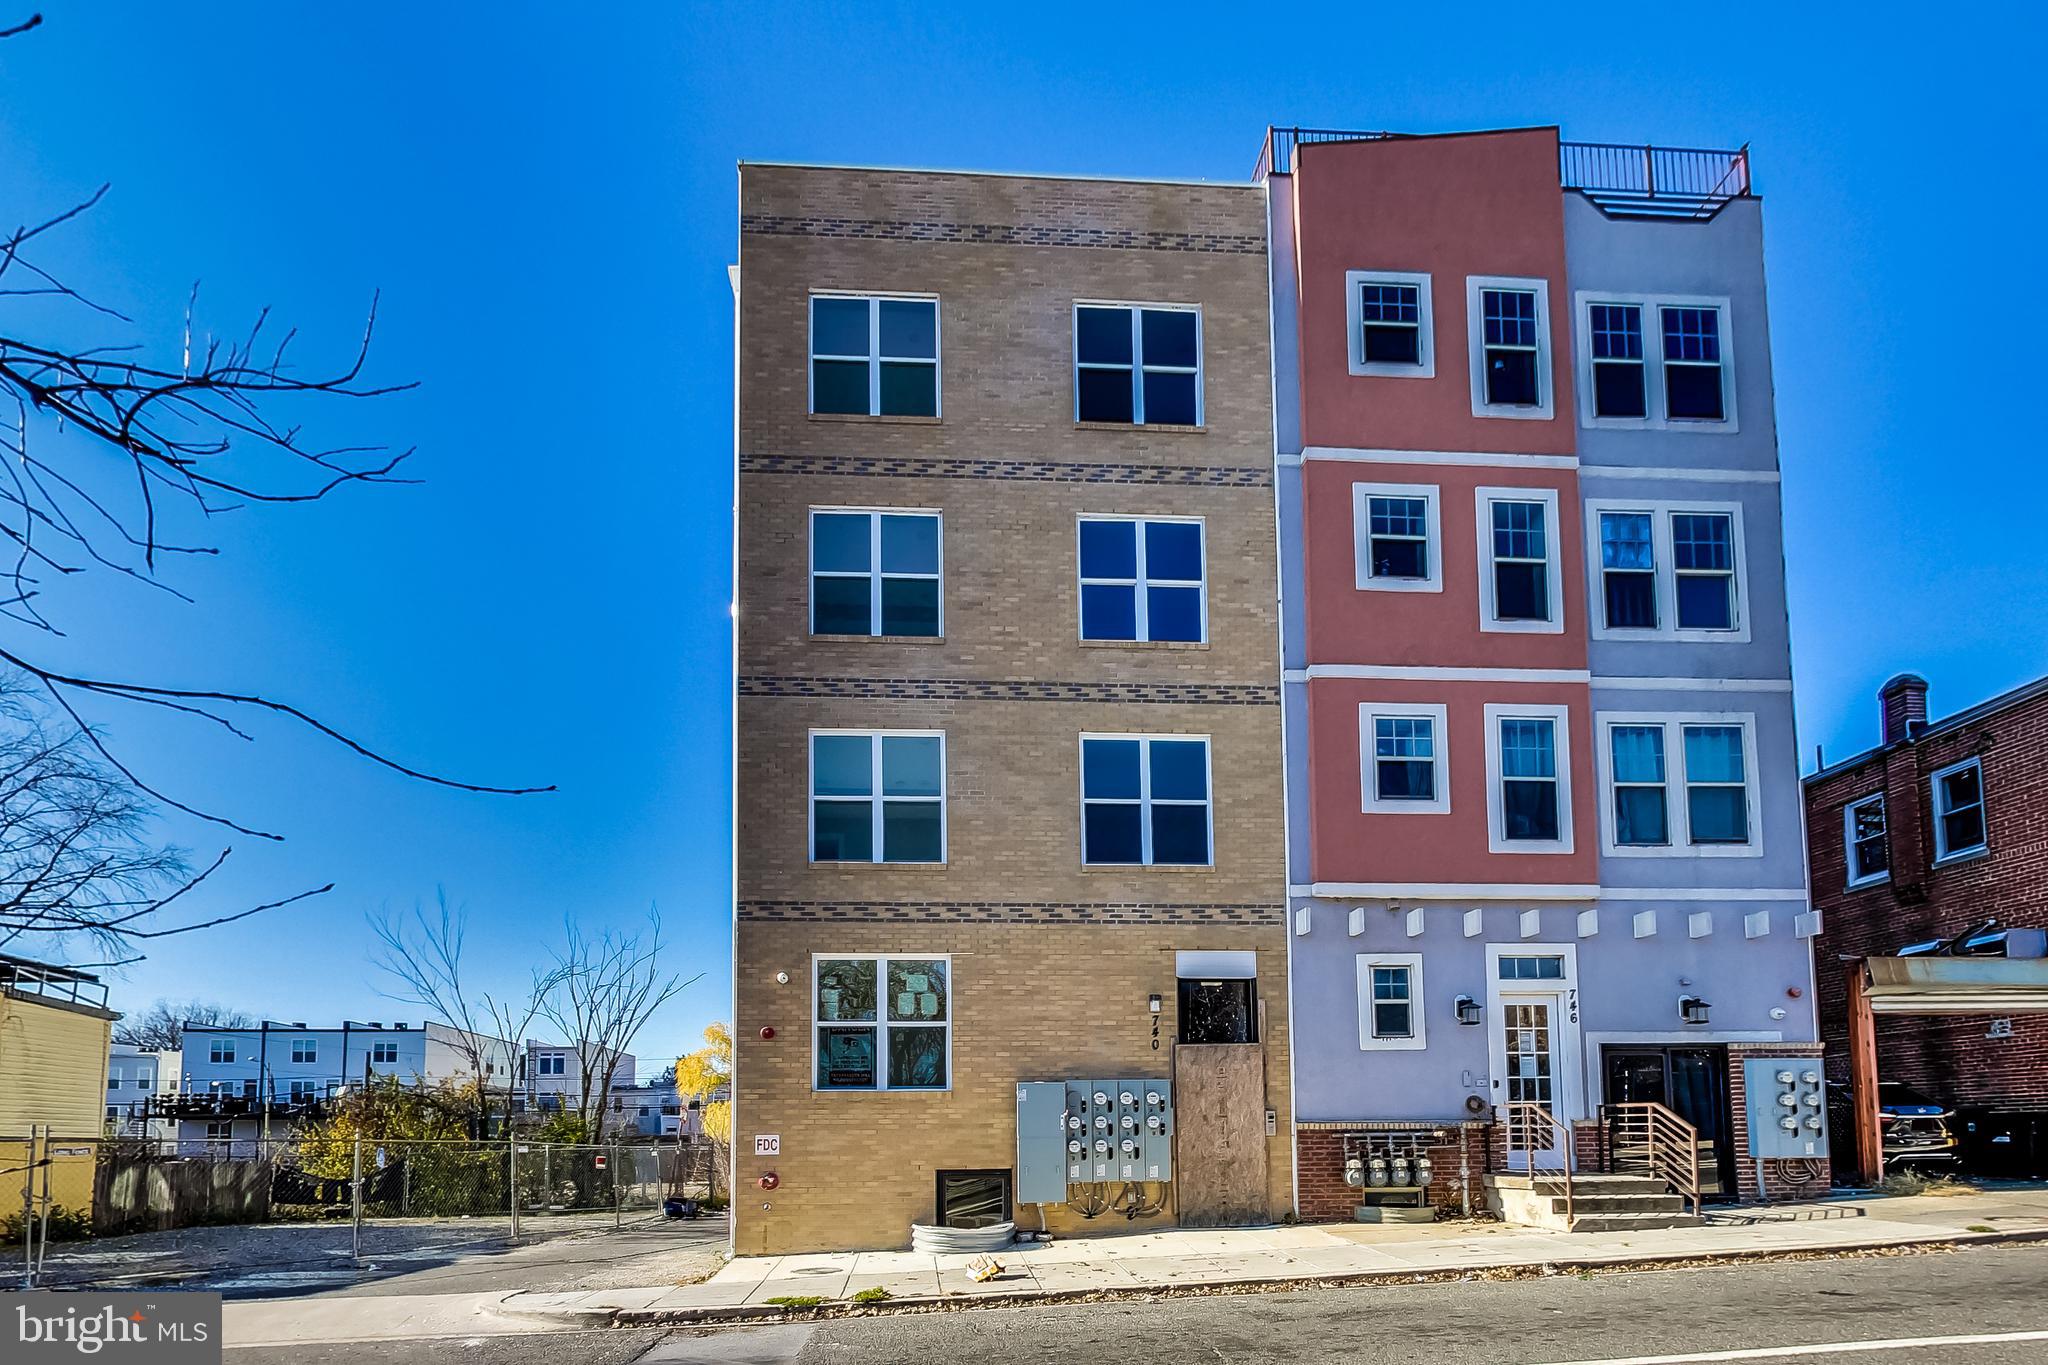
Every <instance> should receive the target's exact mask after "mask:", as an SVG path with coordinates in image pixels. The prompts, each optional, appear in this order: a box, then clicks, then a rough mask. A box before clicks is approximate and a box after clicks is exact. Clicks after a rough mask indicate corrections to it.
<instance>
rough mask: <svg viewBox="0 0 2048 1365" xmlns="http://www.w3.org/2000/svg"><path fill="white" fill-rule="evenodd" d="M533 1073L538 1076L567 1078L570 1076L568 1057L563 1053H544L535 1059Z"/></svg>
mask: <svg viewBox="0 0 2048 1365" xmlns="http://www.w3.org/2000/svg"><path fill="white" fill-rule="evenodd" d="M533 1071H534V1074H535V1075H536V1076H566V1075H567V1074H569V1058H568V1055H567V1054H566V1053H561V1052H543V1053H541V1054H540V1056H538V1057H536V1058H534V1063H533Z"/></svg>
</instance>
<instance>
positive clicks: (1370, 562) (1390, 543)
mask: <svg viewBox="0 0 2048 1365" xmlns="http://www.w3.org/2000/svg"><path fill="white" fill-rule="evenodd" d="M1351 520H1352V534H1353V536H1354V537H1355V539H1356V541H1357V547H1356V559H1357V564H1356V573H1355V575H1354V578H1355V581H1356V583H1357V586H1358V587H1360V588H1362V589H1367V590H1375V591H1381V592H1441V591H1443V584H1444V577H1443V565H1442V563H1441V562H1440V561H1441V555H1440V554H1439V547H1440V546H1441V544H1442V541H1443V536H1442V530H1441V525H1440V520H1441V519H1440V516H1439V514H1438V511H1437V489H1436V486H1435V485H1434V484H1394V483H1355V484H1353V485H1351Z"/></svg>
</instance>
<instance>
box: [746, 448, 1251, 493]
mask: <svg viewBox="0 0 2048 1365" xmlns="http://www.w3.org/2000/svg"><path fill="white" fill-rule="evenodd" d="M740 472H741V473H742V474H842V475H851V476H854V477H857V478H872V479H1011V480H1019V481H1022V482H1025V483H1129V484H1151V485H1164V486H1168V487H1174V488H1270V487H1272V485H1273V471H1272V470H1270V469H1266V468H1263V467H1261V466H1258V465H1237V466H1216V467H1207V466H1201V465H1143V464H1081V463H1076V462H1071V461H1062V460H1000V459H967V458H962V457H957V456H950V457H949V456H941V457H935V458H929V459H919V458H916V457H907V458H906V457H903V456H893V455H752V454H746V455H741V456H740Z"/></svg>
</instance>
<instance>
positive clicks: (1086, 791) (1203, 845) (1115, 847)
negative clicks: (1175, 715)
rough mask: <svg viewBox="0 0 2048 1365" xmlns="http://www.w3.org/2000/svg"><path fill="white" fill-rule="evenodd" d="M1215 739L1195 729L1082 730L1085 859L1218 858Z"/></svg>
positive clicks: (1189, 862) (1201, 862)
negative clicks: (1212, 802)
mask: <svg viewBox="0 0 2048 1365" xmlns="http://www.w3.org/2000/svg"><path fill="white" fill-rule="evenodd" d="M1211 844H1212V839H1211V827H1210V820H1209V741H1208V739H1207V738H1206V737H1197V736H1180V735H1172V736H1164V735H1162V736H1152V735H1083V736H1082V737H1081V861H1082V862H1083V863H1085V864H1089V865H1097V866H1099V865H1104V864H1111V865H1115V864H1129V865H1136V866H1145V867H1153V866H1162V865H1179V866H1193V867H1206V866H1208V865H1209V864H1210V863H1211V861H1212V856H1211Z"/></svg>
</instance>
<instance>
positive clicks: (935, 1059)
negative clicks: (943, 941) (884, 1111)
mask: <svg viewBox="0 0 2048 1365" xmlns="http://www.w3.org/2000/svg"><path fill="white" fill-rule="evenodd" d="M952 985H953V960H952V959H951V958H950V957H948V956H946V955H945V954H943V953H935V954H919V955H905V956H900V957H899V956H881V955H874V954H867V953H817V954H813V955H812V957H811V1088H812V1089H813V1090H947V1089H950V1088H951V1086H952V1077H953V1023H952V1020H953V992H952Z"/></svg>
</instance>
